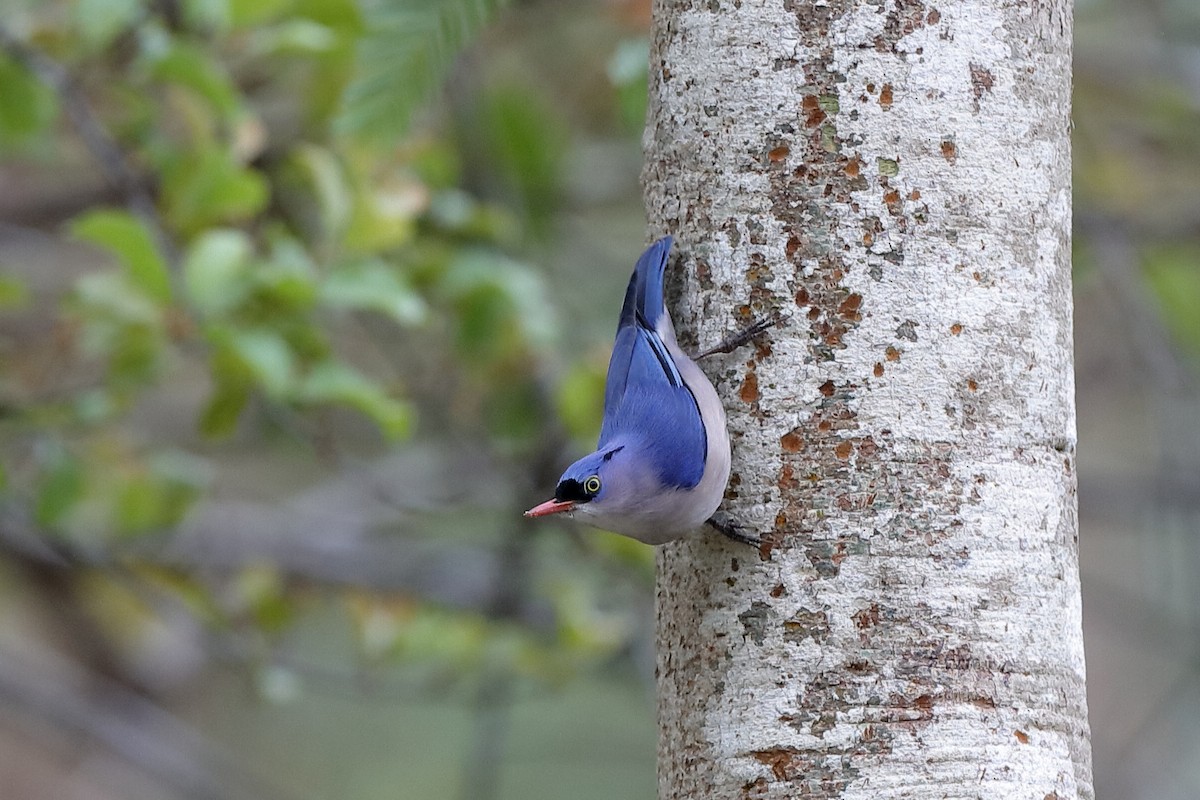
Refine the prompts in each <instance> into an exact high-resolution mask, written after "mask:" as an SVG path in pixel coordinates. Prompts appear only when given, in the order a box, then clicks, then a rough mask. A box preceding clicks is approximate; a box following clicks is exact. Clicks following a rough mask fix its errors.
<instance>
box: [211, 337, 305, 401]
mask: <svg viewBox="0 0 1200 800" xmlns="http://www.w3.org/2000/svg"><path fill="white" fill-rule="evenodd" d="M219 339H220V340H221V342H222V344H223V345H224V346H225V347H228V348H229V350H230V352H232V353H233V354H234V355H235V356H236V357H237V358H238V359H239V360H240V361H241V362H242V364H243V366H245V367H246V369H247V370H249V372H250V374H251V375H253V376H254V379H255V380H256V381H257V382H258V383H259V384H260V385H261V386H262V387H263V389H264V390H266V392H267V394H270V395H273V396H275V397H282V396H283V395H285V394H286V393H287V392H288V391H289V390H290V389H291V388H292V385H293V382H294V376H295V371H296V365H295V357H294V356H293V354H292V348H291V347H289V346H288V343H287V340H286V339H284V338H283V336H281V335H280V334H279V333H277V332H275V331H272V330H268V329H262V328H260V329H256V330H248V331H242V330H233V329H226V330H225V331H224V332H223V335H221V336H219Z"/></svg>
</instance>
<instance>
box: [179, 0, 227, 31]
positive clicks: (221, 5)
mask: <svg viewBox="0 0 1200 800" xmlns="http://www.w3.org/2000/svg"><path fill="white" fill-rule="evenodd" d="M181 5H182V6H183V16H184V18H185V19H186V20H187V23H188V26H189V27H191V28H201V29H204V30H217V31H221V30H224V29H225V28H227V27H229V22H230V12H231V9H230V2H229V0H183V2H182V3H181Z"/></svg>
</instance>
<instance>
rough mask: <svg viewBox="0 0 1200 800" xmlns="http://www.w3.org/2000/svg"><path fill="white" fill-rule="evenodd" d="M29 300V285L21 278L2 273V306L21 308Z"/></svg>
mask: <svg viewBox="0 0 1200 800" xmlns="http://www.w3.org/2000/svg"><path fill="white" fill-rule="evenodd" d="M28 302H29V287H27V286H26V285H25V284H24V282H23V281H21V279H19V278H14V277H12V276H11V275H0V308H21V307H22V306H24V305H25V304H26V303H28Z"/></svg>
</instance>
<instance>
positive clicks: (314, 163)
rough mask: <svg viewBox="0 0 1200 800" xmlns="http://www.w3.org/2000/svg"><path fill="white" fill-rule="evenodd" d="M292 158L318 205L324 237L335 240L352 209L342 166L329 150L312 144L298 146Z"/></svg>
mask: <svg viewBox="0 0 1200 800" xmlns="http://www.w3.org/2000/svg"><path fill="white" fill-rule="evenodd" d="M295 158H296V163H297V164H298V165H299V166H300V168H301V169H303V170H304V173H305V175H306V177H307V179H308V183H309V184H310V186H311V187H312V192H313V194H314V195H315V196H316V199H317V204H318V205H319V206H320V209H321V227H322V228H324V232H325V236H326V237H328V238H329V239H331V240H332V239H336V238H337V237H338V236H340V235H341V233H342V231H344V230H345V229H346V226H347V224H349V222H350V216H351V214H352V212H353V210H354V197H353V195H352V194H351V191H350V186H349V184H348V183H347V181H346V175H345V172H344V171H343V169H342V165H341V164H340V163H338V160H337V157H336V156H334V154H333V153H332V152H330V151H329V150H327V149H326V148H324V147H318V146H316V145H311V144H303V145H300V146H299V147H297V148H296V150H295Z"/></svg>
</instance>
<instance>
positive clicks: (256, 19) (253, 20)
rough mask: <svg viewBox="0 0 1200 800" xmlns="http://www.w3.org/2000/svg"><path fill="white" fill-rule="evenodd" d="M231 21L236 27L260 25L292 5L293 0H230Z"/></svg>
mask: <svg viewBox="0 0 1200 800" xmlns="http://www.w3.org/2000/svg"><path fill="white" fill-rule="evenodd" d="M228 2H229V21H230V23H232V24H233V25H234V26H236V27H249V26H251V25H259V24H262V23H263V22H265V21H266V20H268V19H271V18H272V17H274V16H276V15H278V14H279V13H280V12H281V11H283V10H284V9H285V8H287V7H288V6H289V5H291V0H228Z"/></svg>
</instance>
